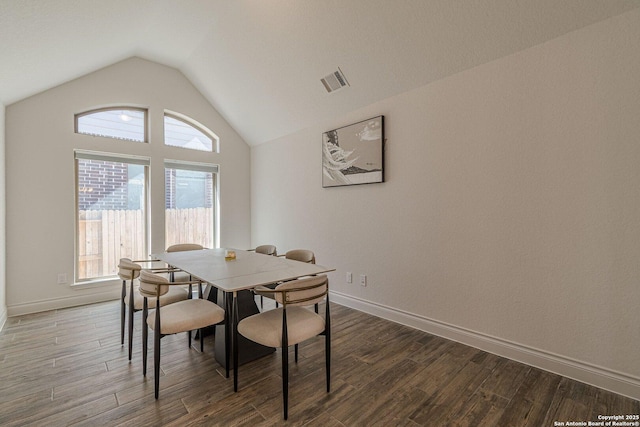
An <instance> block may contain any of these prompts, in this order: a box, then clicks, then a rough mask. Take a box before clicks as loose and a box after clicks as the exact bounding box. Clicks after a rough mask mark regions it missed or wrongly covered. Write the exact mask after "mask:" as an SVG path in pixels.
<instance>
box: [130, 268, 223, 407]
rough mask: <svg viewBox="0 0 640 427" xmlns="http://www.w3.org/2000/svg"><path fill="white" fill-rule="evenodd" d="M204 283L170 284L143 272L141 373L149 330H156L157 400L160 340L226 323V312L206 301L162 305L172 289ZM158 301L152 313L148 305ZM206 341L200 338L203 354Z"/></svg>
mask: <svg viewBox="0 0 640 427" xmlns="http://www.w3.org/2000/svg"><path fill="white" fill-rule="evenodd" d="M194 283H197V284H198V285H199V286H201V285H202V283H201V282H199V281H198V282H194V281H189V282H169V281H168V280H167V279H166V278H164V277H162V276H159V275H157V274H154V273H151V272H148V271H145V270H142V271H141V272H140V294H141V295H142V296H143V297H144V304H143V313H144V318H145V321H146V324H145V328H144V329H143V330H142V332H143V333H142V341H143V347H142V349H143V350H142V352H143V355H142V360H143V365H142V366H143V367H142V372H143V373H144V375H146V373H147V338H148V332H147V331H148V329H147V327H146V326H148V327H150V328H151V329H153V373H154V383H155V397H156V399H157V398H158V395H159V389H160V339H161V338H162V337H164V336H165V335H170V334H177V333H180V332H188V331H192V330H196V329H198V330H200V336H201V337H202V329H203V328H205V327H207V326H211V325H215V324H217V323H220V322H222V321H223V320H224V310H223V309H222V308H221V307H219V306H218V305H217V304H215V303H213V302H211V301H208V300H204V299H187V300H184V301H178V302H176V303H173V304H169V305H166V306H162V304H160V302H159V301H160V298H161V297H162V296H163V295H166V294H167V293H168V292H169V290H170V289H171V288H175V287H177V286H180V285H188V284H194ZM151 301H155V304H154V305H155V307H156V309H155V310H153V311H151V312H149V311H148V306H149V305H150V303H151ZM203 341H204V340H203V339H202V338H201V339H200V351H203Z"/></svg>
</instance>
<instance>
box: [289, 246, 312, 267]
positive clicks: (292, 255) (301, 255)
mask: <svg viewBox="0 0 640 427" xmlns="http://www.w3.org/2000/svg"><path fill="white" fill-rule="evenodd" d="M284 256H285V258H287V259H293V260H296V261H300V262H306V263H308V264H315V263H316V256H315V254H314V253H313V252H312V251H310V250H308V249H293V250H290V251H287V253H286V254H284Z"/></svg>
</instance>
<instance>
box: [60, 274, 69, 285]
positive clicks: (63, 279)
mask: <svg viewBox="0 0 640 427" xmlns="http://www.w3.org/2000/svg"><path fill="white" fill-rule="evenodd" d="M67 282H68V280H67V273H58V285H64V284H66V283H67Z"/></svg>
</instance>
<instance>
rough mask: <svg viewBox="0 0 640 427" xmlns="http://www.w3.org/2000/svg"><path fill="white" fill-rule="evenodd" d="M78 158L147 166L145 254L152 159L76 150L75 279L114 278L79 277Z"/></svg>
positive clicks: (101, 279)
mask: <svg viewBox="0 0 640 427" xmlns="http://www.w3.org/2000/svg"><path fill="white" fill-rule="evenodd" d="M78 160H99V161H107V162H118V163H127V164H136V165H142V166H144V167H145V173H144V189H145V191H144V197H143V209H144V212H143V220H144V239H143V242H142V243H143V252H144V253H145V254H148V253H149V246H150V245H149V242H150V213H151V212H150V209H149V206H150V203H149V198H150V186H149V180H150V164H151V159H150V158H149V157H143V156H135V155H127V154H116V153H106V152H97V151H88V150H81V149H76V150H74V188H75V200H74V202H75V203H74V204H75V214H74V216H75V239H74V279H75V280H74V281H75V283H82V284H86V283H91V282H101V281H105V280H112V279H113V278H114V277H117V274H113V275H104V276H100V277H89V278H82V279H80V277H79V267H80V265H79V264H80V247H79V238H80V218H79V212H80V209H79V201H80V198H79V188H78V187H79V176H78V172H79V171H78V169H79V168H78Z"/></svg>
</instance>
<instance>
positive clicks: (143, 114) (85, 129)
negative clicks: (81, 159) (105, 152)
mask: <svg viewBox="0 0 640 427" xmlns="http://www.w3.org/2000/svg"><path fill="white" fill-rule="evenodd" d="M75 132H76V133H81V134H84V135H92V136H102V137H106V138H115V139H122V140H126V141H135V142H147V141H148V138H147V135H148V132H147V110H145V109H143V108H133V107H109V108H101V109H98V110H91V111H85V112H84V113H80V114H76V116H75Z"/></svg>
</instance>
